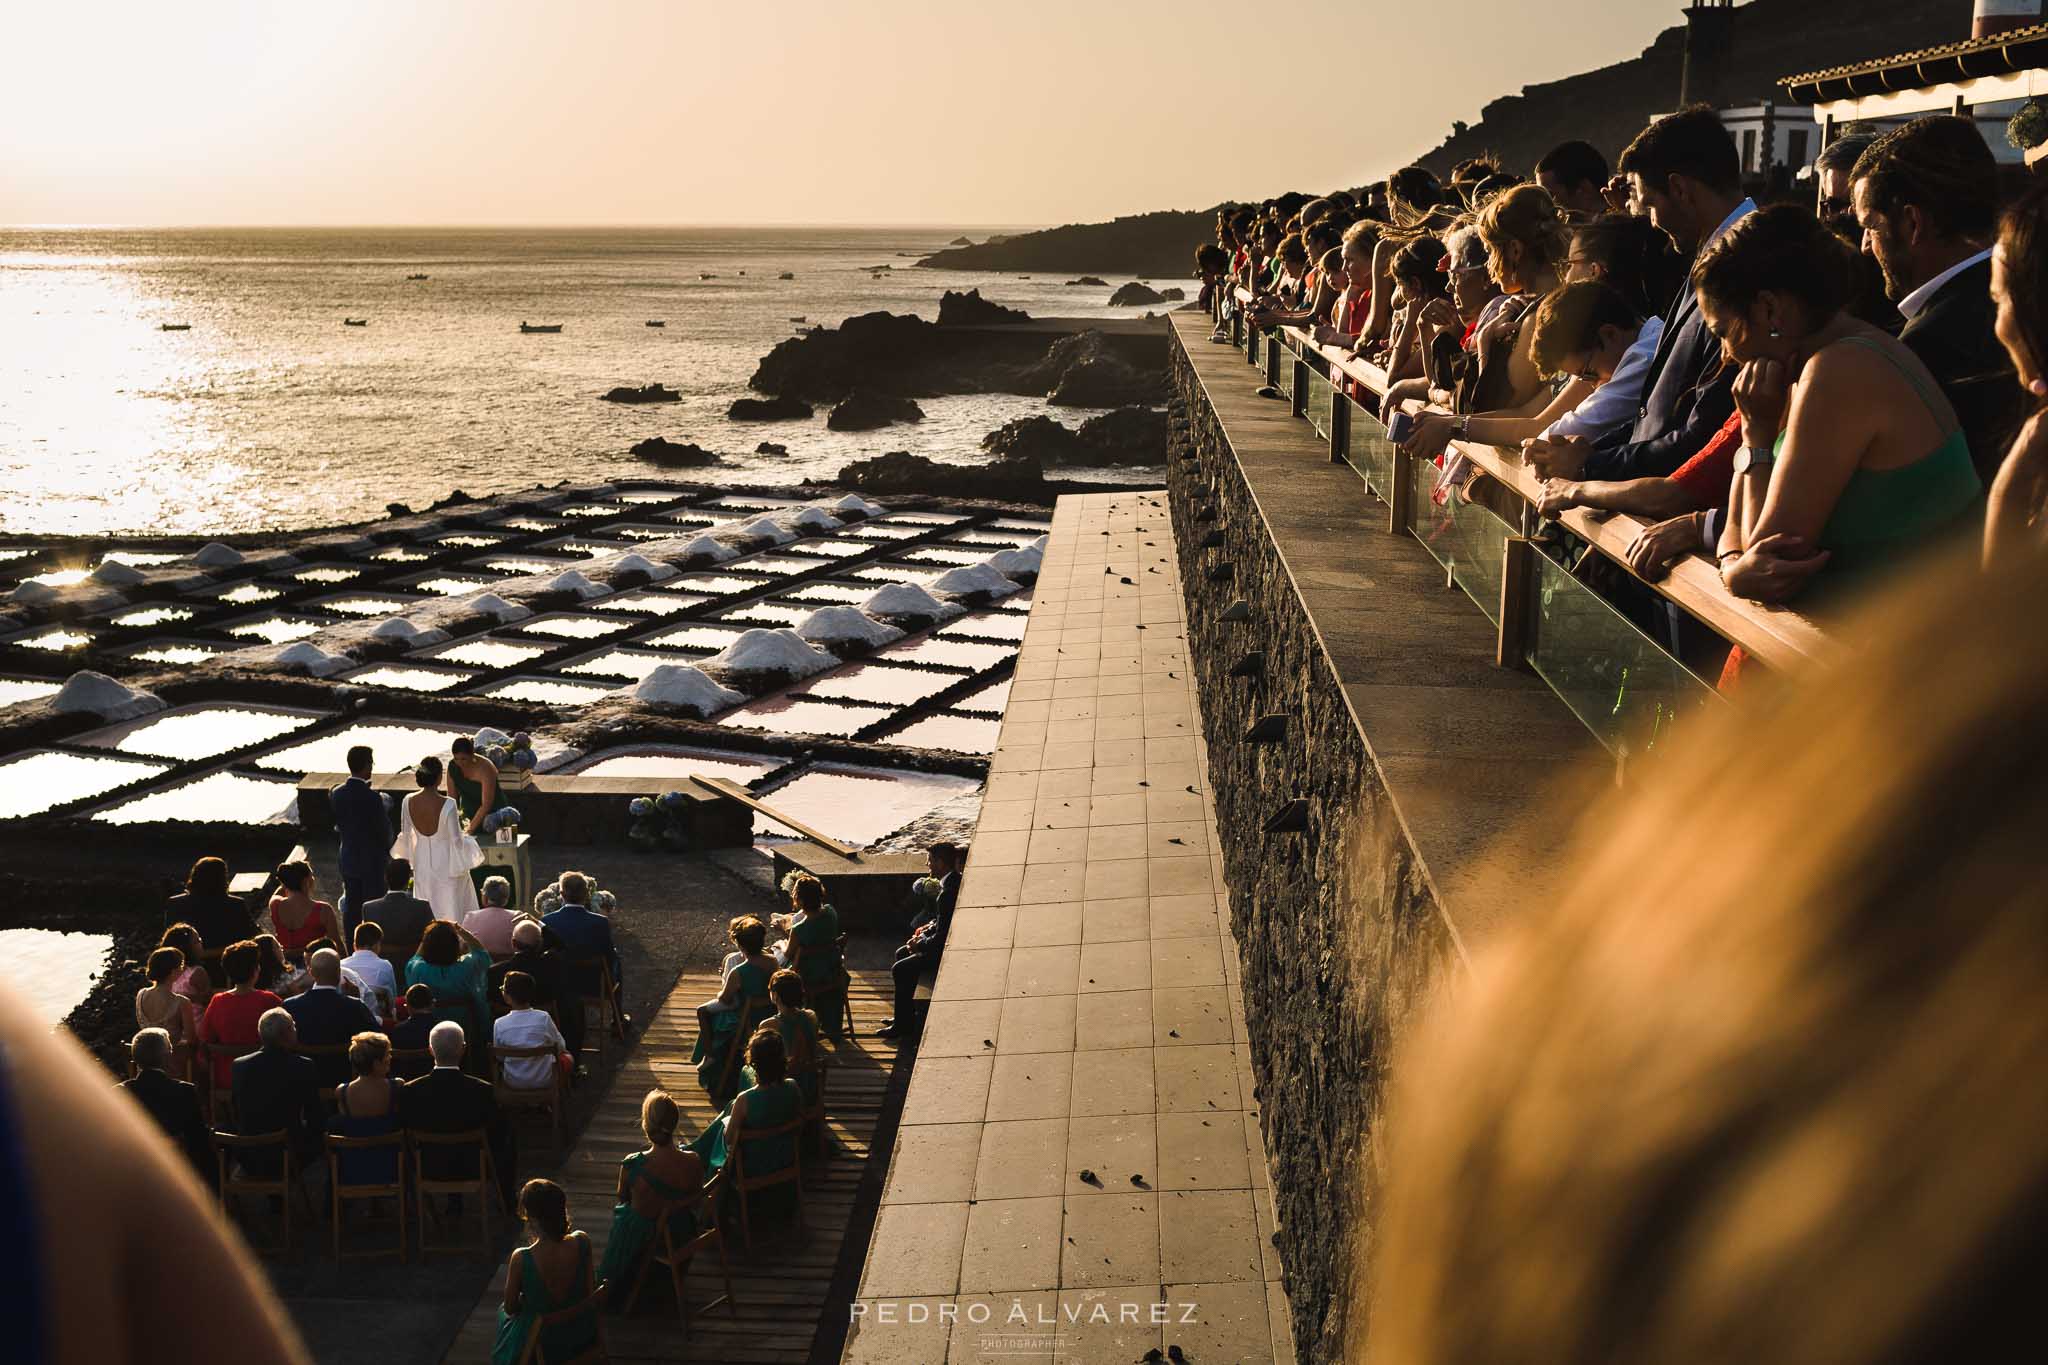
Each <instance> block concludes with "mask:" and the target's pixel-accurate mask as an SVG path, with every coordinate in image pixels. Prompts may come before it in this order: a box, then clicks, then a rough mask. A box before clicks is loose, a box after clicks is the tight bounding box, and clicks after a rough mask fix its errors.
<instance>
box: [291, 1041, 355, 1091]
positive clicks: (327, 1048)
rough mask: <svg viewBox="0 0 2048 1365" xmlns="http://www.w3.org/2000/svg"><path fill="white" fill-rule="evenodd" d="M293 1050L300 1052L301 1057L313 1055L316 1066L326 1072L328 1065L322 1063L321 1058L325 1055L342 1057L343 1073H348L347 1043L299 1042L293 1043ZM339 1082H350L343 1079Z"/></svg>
mask: <svg viewBox="0 0 2048 1365" xmlns="http://www.w3.org/2000/svg"><path fill="white" fill-rule="evenodd" d="M292 1051H294V1052H296V1053H298V1054H299V1055H300V1056H301V1057H311V1058H312V1059H313V1065H314V1066H315V1067H316V1068H318V1069H319V1070H320V1071H321V1072H322V1073H326V1072H327V1070H328V1069H327V1068H326V1067H324V1066H321V1065H320V1059H321V1058H323V1057H338V1058H340V1059H341V1063H342V1067H341V1069H342V1072H343V1074H346V1073H347V1071H348V1044H347V1043H297V1044H294V1045H293V1047H292ZM338 1084H341V1085H347V1084H348V1082H347V1081H341V1082H338Z"/></svg>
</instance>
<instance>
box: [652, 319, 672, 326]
mask: <svg viewBox="0 0 2048 1365" xmlns="http://www.w3.org/2000/svg"><path fill="white" fill-rule="evenodd" d="M647 325H648V326H649V327H666V326H668V324H667V323H666V322H663V321H662V320H661V319H659V318H649V319H647Z"/></svg>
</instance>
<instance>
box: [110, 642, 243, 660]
mask: <svg viewBox="0 0 2048 1365" xmlns="http://www.w3.org/2000/svg"><path fill="white" fill-rule="evenodd" d="M221 652H222V651H221V649H220V647H219V646H217V645H151V646H149V648H147V649H131V650H129V651H128V657H129V658H131V659H147V660H148V661H149V662H151V663H153V664H201V663H205V662H206V661H207V660H208V659H211V658H214V657H216V656H217V655H219V654H220V653H221Z"/></svg>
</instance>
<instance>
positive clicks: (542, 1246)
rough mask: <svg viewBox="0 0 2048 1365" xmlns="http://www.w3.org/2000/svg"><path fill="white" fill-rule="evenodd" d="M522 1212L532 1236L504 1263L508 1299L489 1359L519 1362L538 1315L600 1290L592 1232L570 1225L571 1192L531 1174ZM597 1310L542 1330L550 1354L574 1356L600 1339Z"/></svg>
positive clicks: (510, 1364)
mask: <svg viewBox="0 0 2048 1365" xmlns="http://www.w3.org/2000/svg"><path fill="white" fill-rule="evenodd" d="M519 1218H520V1221H521V1222H523V1223H524V1224H525V1225H526V1230H527V1233H528V1234H529V1235H530V1236H531V1238H532V1240H531V1241H529V1242H528V1243H527V1244H526V1245H525V1246H523V1247H520V1248H519V1249H518V1250H517V1251H514V1252H513V1253H512V1259H511V1261H510V1262H509V1263H508V1264H507V1265H506V1267H505V1300H504V1302H503V1303H502V1304H501V1305H500V1306H499V1308H498V1340H497V1342H496V1343H495V1344H494V1345H493V1346H492V1348H491V1365H519V1362H520V1361H521V1360H524V1359H526V1354H525V1353H526V1349H527V1340H526V1339H527V1337H528V1336H529V1335H531V1334H532V1333H533V1331H534V1330H535V1329H536V1328H537V1327H539V1325H540V1320H541V1319H542V1318H544V1317H546V1316H547V1315H548V1314H550V1313H552V1312H555V1311H556V1310H558V1309H562V1308H567V1307H569V1306H570V1305H571V1304H575V1303H580V1302H582V1301H583V1300H584V1299H587V1298H589V1297H590V1296H591V1295H592V1294H594V1293H596V1292H597V1281H596V1278H595V1277H594V1276H593V1275H592V1273H591V1256H590V1238H589V1237H587V1236H585V1235H584V1234H583V1233H581V1232H577V1231H574V1230H573V1229H571V1228H570V1226H569V1196H568V1195H566V1194H564V1193H562V1187H561V1186H560V1185H557V1184H556V1183H555V1182H554V1181H552V1180H529V1181H527V1182H526V1184H525V1185H524V1186H523V1187H522V1188H521V1189H520V1191H519ZM599 1326H600V1323H599V1320H598V1316H597V1314H595V1313H588V1314H580V1315H578V1316H577V1317H575V1318H573V1319H571V1320H570V1321H568V1322H565V1323H562V1324H560V1325H558V1326H555V1327H551V1328H548V1329H547V1330H546V1331H543V1332H542V1333H541V1339H540V1353H541V1355H542V1356H544V1357H545V1358H546V1359H548V1360H575V1359H578V1358H580V1356H581V1354H582V1352H584V1351H587V1350H589V1349H590V1348H591V1347H592V1346H595V1345H596V1344H597V1337H598V1327H599Z"/></svg>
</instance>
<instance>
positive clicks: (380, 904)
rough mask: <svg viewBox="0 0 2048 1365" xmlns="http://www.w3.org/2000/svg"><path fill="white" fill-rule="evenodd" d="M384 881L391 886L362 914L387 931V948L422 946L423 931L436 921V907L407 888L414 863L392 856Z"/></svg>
mask: <svg viewBox="0 0 2048 1365" xmlns="http://www.w3.org/2000/svg"><path fill="white" fill-rule="evenodd" d="M384 885H386V886H387V887H389V888H390V890H388V891H386V892H385V893H384V894H383V895H381V896H379V897H378V898H377V899H376V900H373V901H371V902H370V903H369V904H368V905H365V906H364V907H363V918H364V919H366V920H369V921H370V922H372V923H373V924H375V925H376V926H377V927H378V928H379V929H382V930H383V931H384V950H385V951H386V952H390V951H392V950H394V949H400V948H405V949H410V948H416V947H418V946H419V941H420V935H421V934H424V933H425V932H426V931H427V926H428V925H429V924H431V923H433V922H434V907H433V906H431V905H429V904H427V903H426V902H425V901H423V900H421V899H420V898H419V897H418V896H415V895H413V894H412V893H411V892H410V891H408V890H406V888H407V887H409V886H411V885H412V864H411V863H409V862H407V861H406V860H405V859H403V858H393V859H391V860H390V861H389V862H388V863H386V864H385V867H384Z"/></svg>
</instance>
